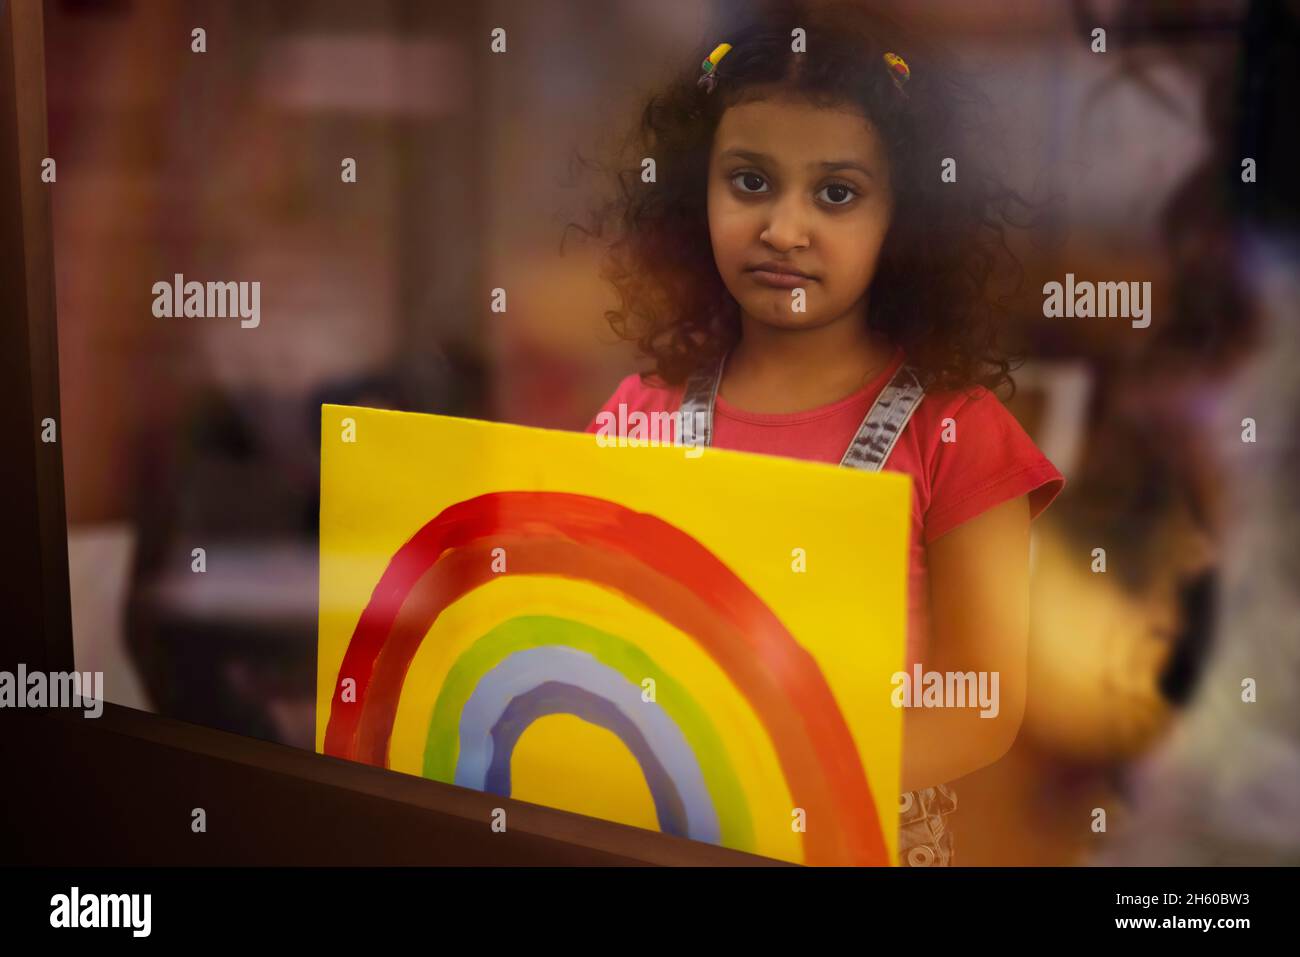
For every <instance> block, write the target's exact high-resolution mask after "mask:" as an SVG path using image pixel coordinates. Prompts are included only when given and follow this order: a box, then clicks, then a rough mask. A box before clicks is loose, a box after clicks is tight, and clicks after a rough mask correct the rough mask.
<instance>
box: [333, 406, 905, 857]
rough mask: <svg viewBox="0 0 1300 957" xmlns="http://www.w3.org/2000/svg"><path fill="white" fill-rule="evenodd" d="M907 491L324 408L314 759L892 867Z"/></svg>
mask: <svg viewBox="0 0 1300 957" xmlns="http://www.w3.org/2000/svg"><path fill="white" fill-rule="evenodd" d="M911 491H912V490H911V482H910V479H908V478H907V477H906V476H904V475H901V474H898V473H891V472H879V473H868V472H862V471H856V470H853V469H847V468H838V467H835V466H830V465H821V464H814V463H808V462H800V461H795V460H792V459H784V458H775V457H770V456H760V455H749V454H745V453H739V452H729V451H722V450H718V449H712V448H710V449H693V450H689V449H684V448H682V447H680V446H667V445H662V446H640V447H636V446H634V447H627V446H613V445H608V444H602V443H601V442H600V441H598V439H597V437H596V436H593V435H591V434H584V433H574V432H559V431H552V430H546V429H535V428H525V427H522V426H513V425H503V424H499V423H491V422H480V421H475V420H470V419H459V418H452V417H448V416H439V415H422V414H413V413H401V412H388V411H381V410H372V409H363V408H353V407H348V406H335V405H326V406H324V407H323V408H322V413H321V514H320V633H319V659H318V661H319V663H318V683H317V721H316V748H317V750H318V751H320V752H322V753H326V754H332V755H337V756H340V757H345V758H349V759H351V760H355V761H361V762H365V763H368V764H374V765H379V766H382V767H388V768H392V769H394V770H396V771H401V772H404V773H407V774H414V775H421V776H424V777H428V778H432V779H434V780H438V781H444V782H447V783H451V784H457V785H461V786H464V787H469V788H474V789H477V790H482V791H487V792H489V793H495V794H501V795H503V796H509V797H511V798H515V799H519V800H523V801H529V802H532V803H536V804H542V805H547V806H551V807H557V808H561V809H564V810H569V811H574V812H577V813H581V814H587V815H592V816H595V817H600V818H605V819H607V820H612V821H618V822H621V823H626V824H631V825H635V826H639V827H645V828H650V829H654V830H660V831H663V832H664V833H668V834H674V835H677V836H681V837H686V838H690V839H694V840H701V841H708V842H712V843H715V844H720V845H723V846H726V847H731V848H736V849H738V850H743V851H749V852H751V853H755V854H760V855H764V856H768V857H773V858H779V859H782V860H786V861H793V862H797V863H806V864H892V863H895V862H896V859H897V829H898V794H899V787H898V783H899V761H900V747H901V740H902V712H901V711H899V710H898V709H897V708H895V707H894V705H893V703H892V701H891V697H892V692H893V690H894V688H893V685H892V684H891V676H892V675H893V674H894V673H895V672H898V671H900V670H901V669H902V668H903V667H904V631H905V615H906V580H907V567H906V559H907V551H908V534H909V516H910V496H911Z"/></svg>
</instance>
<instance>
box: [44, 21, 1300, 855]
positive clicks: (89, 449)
mask: <svg viewBox="0 0 1300 957" xmlns="http://www.w3.org/2000/svg"><path fill="white" fill-rule="evenodd" d="M743 6H744V3H743V2H740V0H736V2H705V0H690V2H687V0H529V2H523V0H508V2H507V0H483V2H475V3H436V2H418V0H403V2H398V0H373V2H369V3H365V4H357V3H353V2H342V0H337V2H336V0H277V2H274V3H265V2H253V0H184V2H182V0H46V3H45V13H46V21H45V30H46V64H47V73H48V76H47V86H48V105H49V121H50V143H51V152H52V155H53V156H54V157H55V158H56V159H57V162H58V168H57V169H58V179H57V187H56V188H55V190H54V192H53V197H54V213H55V222H54V225H55V265H56V270H57V294H58V317H59V351H60V354H59V362H60V379H61V393H62V394H61V400H62V413H63V423H64V424H63V435H64V468H65V480H66V495H67V508H68V521H69V543H68V544H69V558H70V566H71V577H72V595H73V624H74V633H75V640H76V653H77V663H78V667H79V668H81V669H83V670H101V671H104V672H105V676H106V684H107V697H108V698H109V700H112V701H115V702H118V703H121V704H125V705H129V706H131V707H136V708H141V709H145V710H150V711H156V712H159V713H163V714H168V715H172V716H174V717H178V718H182V719H184V720H189V721H195V722H199V723H202V724H207V725H212V726H216V727H220V728H224V729H227V730H230V731H234V732H237V733H240V734H246V735H252V736H256V737H261V738H266V739H269V740H275V741H280V742H284V743H287V744H291V745H294V746H297V747H302V748H311V747H312V745H313V726H314V725H313V723H314V702H315V698H314V682H315V674H316V669H315V641H316V608H317V577H316V574H317V570H316V522H317V515H318V507H319V502H318V489H319V485H318V482H319V472H318V468H319V460H318V450H319V407H320V404H321V403H322V402H342V403H350V404H359V405H371V406H376V407H383V408H395V409H406V410H412V411H421V412H440V413H449V414H454V415H462V416H472V417H478V418H489V419H496V420H501V421H508V422H517V423H522V424H527V425H537V426H546V427H551V428H564V429H581V428H583V427H584V426H585V425H586V424H587V422H588V421H589V420H590V419H591V417H592V415H593V414H594V412H595V411H596V410H597V409H598V408H599V407H600V405H601V404H602V403H603V402H604V400H605V399H606V398H607V397H608V396H609V394H610V392H611V391H612V390H613V388H614V386H615V385H616V384H617V382H618V380H619V379H620V378H621V377H623V376H624V375H627V374H628V373H630V372H632V371H634V370H635V369H637V368H639V366H638V364H637V361H636V356H635V354H634V352H633V351H632V349H631V348H630V347H629V346H628V345H627V344H624V343H619V342H617V341H616V339H615V337H614V335H613V334H612V333H611V332H610V330H609V328H608V325H607V324H606V322H605V320H604V318H603V314H604V311H605V310H606V309H608V308H611V307H612V306H614V305H616V302H615V300H614V299H613V293H612V291H611V290H610V289H609V288H608V287H606V286H605V285H604V284H603V283H602V281H601V280H600V279H599V276H598V270H599V265H600V249H599V248H598V246H597V245H596V244H594V243H590V242H589V243H585V244H584V243H582V242H573V241H572V239H571V238H570V239H569V240H566V241H565V245H564V248H563V249H561V240H562V238H563V237H564V232H565V229H564V227H565V225H566V224H567V223H569V222H571V221H574V220H578V219H580V218H581V217H582V216H583V215H584V214H585V212H586V211H587V210H588V209H589V208H590V206H591V205H592V202H593V200H594V199H595V192H594V191H596V190H598V189H599V188H600V187H601V185H602V184H601V183H599V182H597V181H596V180H595V179H593V178H592V177H591V176H589V175H587V172H589V171H588V170H587V167H586V166H585V165H584V163H583V162H582V161H581V160H580V159H579V157H581V156H599V155H602V154H603V153H604V152H605V151H607V150H608V149H609V148H611V146H614V145H616V144H617V143H618V142H620V141H621V139H622V137H623V136H624V134H625V133H626V132H627V131H628V130H629V129H630V125H631V124H632V123H633V122H634V121H635V120H636V118H637V116H638V112H639V108H640V105H641V98H642V97H643V96H644V94H645V93H646V92H648V91H649V90H650V89H651V88H653V87H655V86H656V85H657V84H658V83H659V82H661V81H662V80H663V79H664V78H666V77H667V76H669V75H670V74H671V73H673V72H674V71H680V70H683V69H687V70H691V71H694V70H696V69H698V60H699V56H698V55H697V52H698V49H699V48H700V47H701V46H703V45H705V44H706V41H707V45H708V46H710V47H711V46H712V41H708V40H707V38H709V37H712V36H714V28H713V26H712V25H713V24H715V23H719V22H723V21H725V19H726V18H727V16H728V15H729V14H731V13H733V12H734V9H735V8H739V7H743ZM885 6H887V7H890V8H891V9H892V10H893V11H894V13H895V15H896V16H897V17H899V19H902V20H904V21H915V23H916V24H917V25H918V26H919V27H920V28H921V29H924V30H926V31H928V32H929V33H930V34H931V35H932V36H934V37H935V38H937V39H938V40H940V41H941V42H942V43H943V44H945V45H946V46H947V47H948V48H949V49H951V50H952V51H953V52H954V54H955V55H956V56H957V57H958V58H959V59H960V60H961V61H962V63H963V65H965V66H966V67H967V68H968V69H969V70H970V71H971V72H972V73H973V74H974V75H975V76H976V77H977V78H978V81H979V83H980V86H981V87H982V89H983V91H984V92H985V93H986V94H987V95H988V96H989V98H990V99H991V100H992V102H993V103H994V105H995V109H996V111H997V115H998V118H999V123H1000V125H1001V126H1002V128H1003V130H1002V136H1001V141H1002V144H1003V146H1004V148H1005V152H1006V160H1005V170H1004V173H1005V176H1006V178H1007V180H1008V181H1009V182H1010V183H1011V184H1012V185H1014V186H1016V187H1018V188H1020V189H1021V190H1022V191H1023V192H1024V193H1025V194H1026V195H1028V196H1031V197H1034V198H1036V199H1037V200H1039V201H1040V202H1041V203H1042V208H1043V210H1044V212H1045V215H1043V216H1042V217H1041V218H1040V222H1039V223H1038V225H1037V226H1036V227H1035V228H1033V229H1031V230H1026V231H1024V233H1023V234H1020V235H1017V236H1015V237H1014V240H1013V245H1014V248H1015V250H1016V252H1017V253H1018V255H1019V257H1020V259H1021V261H1022V263H1023V265H1024V267H1025V281H1024V283H1023V286H1022V290H1021V293H1020V294H1019V295H1018V296H1017V298H1016V299H1015V300H1014V302H1013V305H1014V307H1015V308H1014V310H1013V312H1014V315H1015V316H1016V317H1017V318H1016V320H1015V322H1014V323H1013V324H1012V325H1011V326H1010V327H1009V328H1008V329H1007V330H1006V344H1007V345H1008V346H1010V347H1012V348H1015V349H1017V350H1019V351H1021V352H1023V353H1024V354H1026V355H1028V356H1029V357H1030V361H1029V362H1027V363H1026V364H1025V365H1024V366H1023V368H1021V369H1020V370H1019V372H1018V373H1017V375H1016V381H1017V385H1018V387H1019V389H1018V392H1017V394H1016V395H1015V397H1014V398H1012V399H1010V400H1008V406H1009V407H1010V408H1011V410H1012V411H1013V412H1014V413H1015V414H1016V416H1017V417H1018V418H1019V419H1020V421H1021V422H1022V424H1024V425H1025V427H1026V428H1027V429H1028V430H1029V431H1030V433H1031V435H1033V437H1034V438H1035V440H1036V441H1037V443H1038V444H1039V446H1040V447H1041V448H1042V449H1043V450H1044V452H1046V453H1047V455H1048V456H1049V457H1050V458H1051V459H1052V461H1053V462H1055V463H1056V464H1057V466H1058V467H1059V468H1060V469H1061V470H1062V471H1063V472H1064V473H1065V474H1066V476H1067V479H1068V483H1067V487H1066V490H1065V492H1064V493H1063V495H1062V496H1061V498H1060V499H1058V501H1057V502H1056V503H1055V504H1054V505H1053V506H1052V507H1051V508H1050V509H1049V510H1048V512H1047V513H1046V514H1045V515H1044V517H1043V518H1042V519H1041V520H1039V521H1038V522H1036V523H1035V530H1034V599H1033V614H1032V620H1033V628H1032V631H1033V633H1032V636H1031V645H1032V647H1031V684H1030V699H1029V707H1028V713H1027V715H1026V720H1025V726H1024V729H1023V730H1022V733H1021V736H1020V740H1019V741H1018V743H1017V744H1016V746H1015V747H1014V749H1013V750H1012V752H1011V753H1010V754H1009V755H1008V756H1007V757H1006V758H1004V759H1003V760H1002V761H1000V762H998V763H997V764H995V765H993V766H991V767H989V768H986V769H984V770H982V771H980V772H978V773H976V774H974V775H971V776H970V777H969V778H967V779H964V780H962V781H960V782H957V783H956V790H957V793H958V795H959V808H958V814H957V817H956V819H955V824H954V827H955V829H956V862H957V863H958V864H1082V863H1095V862H1107V863H1128V864H1168V863H1181V864H1197V863H1246V864H1250V863H1293V864H1294V863H1300V744H1298V743H1297V742H1298V739H1300V598H1298V597H1297V595H1298V594H1300V588H1297V585H1298V584H1300V527H1298V525H1300V523H1298V522H1297V518H1296V516H1297V513H1298V511H1300V510H1298V509H1297V505H1298V504H1300V503H1298V502H1297V492H1296V489H1297V483H1296V475H1297V473H1298V472H1300V469H1298V468H1297V466H1300V372H1297V370H1298V369H1300V341H1298V335H1297V329H1300V324H1298V323H1300V315H1298V313H1300V288H1297V286H1298V285H1300V283H1298V282H1297V274H1298V273H1300V270H1297V265H1300V252H1298V248H1297V240H1298V239H1300V236H1298V234H1297V211H1298V210H1297V207H1298V205H1300V202H1298V187H1297V183H1296V177H1295V174H1294V172H1293V168H1292V160H1293V158H1294V157H1296V156H1297V155H1300V153H1298V152H1297V151H1300V143H1298V142H1297V128H1298V124H1296V122H1295V106H1294V105H1295V103H1296V102H1297V101H1298V97H1300V81H1298V77H1297V71H1298V70H1300V67H1298V66H1297V64H1300V57H1297V53H1298V52H1300V3H1296V2H1286V0H1184V2H1158V0H1150V2H1136V0H1135V2H1129V3H1124V2H1101V0H1096V2H1088V0H1077V2H1069V0H1057V2H1053V0H1009V2H1003V3H999V4H984V3H979V4H973V3H970V2H968V0H915V2H909V3H907V4H892V5H891V4H885ZM199 27H201V28H202V29H204V30H205V31H206V46H207V51H206V52H205V53H201V54H199V53H193V52H191V31H192V30H193V29H195V28H199ZM496 27H503V28H505V29H506V30H507V31H508V33H507V35H508V47H507V53H506V54H504V55H493V54H492V53H491V52H490V50H489V38H490V33H491V31H492V30H493V29H494V28H496ZM1097 27H1101V28H1103V29H1105V30H1106V32H1107V33H1106V36H1107V51H1106V52H1105V53H1104V54H1099V53H1094V52H1093V51H1092V50H1091V49H1090V45H1091V43H1092V31H1093V30H1094V29H1095V28H1097ZM1247 157H1249V158H1252V159H1254V160H1255V161H1256V165H1257V176H1256V180H1255V181H1254V182H1251V183H1245V182H1243V181H1242V160H1243V159H1244V158H1247ZM345 158H351V159H354V160H355V161H356V169H357V175H356V182H355V183H344V182H342V180H341V177H340V168H341V166H340V164H341V163H342V162H343V160H344V159H345ZM1067 272H1072V273H1074V274H1075V276H1076V277H1077V278H1078V279H1080V280H1085V279H1093V280H1099V281H1107V280H1112V281H1114V280H1126V281H1143V280H1149V281H1151V282H1152V284H1153V289H1154V313H1153V315H1154V319H1153V322H1152V324H1151V326H1150V328H1148V329H1133V328H1131V327H1130V326H1129V324H1128V323H1127V322H1125V321H1120V322H1115V321H1109V322H1108V321H1104V320H1100V321H1099V320H1049V319H1044V318H1043V316H1042V295H1041V289H1042V286H1043V284H1044V283H1045V282H1048V281H1053V280H1055V281H1062V280H1063V279H1064V276H1065V274H1066V273H1067ZM176 273H181V274H183V275H184V276H185V278H186V279H187V280H188V279H193V280H198V281H207V280H235V281H254V280H256V281H260V282H261V283H262V300H261V313H262V319H261V324H260V326H259V327H258V328H256V329H242V328H240V325H239V323H238V321H236V320H219V319H217V320H213V319H203V320H196V319H190V320H169V319H157V318H154V316H153V315H152V312H151V306H152V301H153V293H152V286H153V284H154V283H155V282H158V281H168V282H169V281H171V278H172V277H173V275H174V274H176ZM495 287H502V288H505V289H507V290H508V311H507V312H505V313H495V312H493V311H491V309H490V291H491V290H492V289H493V288H495ZM1247 417H1249V418H1251V419H1253V420H1255V422H1256V427H1257V436H1256V440H1255V441H1253V442H1245V441H1243V439H1242V431H1243V422H1242V420H1243V419H1245V418H1247ZM1098 547H1102V548H1105V549H1106V551H1107V555H1108V565H1109V568H1110V571H1109V573H1108V574H1106V575H1096V574H1093V573H1092V572H1091V571H1090V565H1091V552H1092V549H1094V548H1098ZM196 548H202V549H204V552H205V560H206V572H205V573H204V574H201V575H198V574H194V573H193V572H192V571H191V566H192V562H193V561H194V559H193V550H194V549H196ZM1246 679H1253V680H1254V681H1255V682H1257V700H1255V701H1253V702H1249V703H1248V702H1244V701H1243V700H1242V683H1243V681H1244V680H1246ZM1098 807H1100V808H1105V809H1106V810H1107V819H1108V824H1107V830H1106V832H1105V833H1096V832H1095V831H1094V830H1093V829H1092V827H1091V824H1092V810H1093V809H1094V808H1098Z"/></svg>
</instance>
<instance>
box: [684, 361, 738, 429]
mask: <svg viewBox="0 0 1300 957" xmlns="http://www.w3.org/2000/svg"><path fill="white" fill-rule="evenodd" d="M726 363H727V357H726V356H723V357H722V358H721V359H719V360H718V361H717V362H715V363H713V364H712V365H708V366H704V367H703V368H700V369H696V370H695V371H694V372H692V373H691V374H690V376H689V377H688V378H687V379H686V388H685V391H683V393H682V407H681V415H680V416H679V420H680V422H681V426H680V428H681V433H680V435H681V444H682V445H692V446H694V445H698V446H701V447H707V446H710V445H712V444H713V401H714V399H716V398H717V397H718V385H719V384H720V383H721V382H722V369H723V367H724V366H725V365H726Z"/></svg>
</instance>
